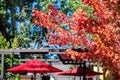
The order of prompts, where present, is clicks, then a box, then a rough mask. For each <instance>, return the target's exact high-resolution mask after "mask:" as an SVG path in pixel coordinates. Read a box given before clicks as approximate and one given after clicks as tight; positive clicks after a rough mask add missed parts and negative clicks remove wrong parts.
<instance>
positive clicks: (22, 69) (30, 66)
mask: <svg viewBox="0 0 120 80" xmlns="http://www.w3.org/2000/svg"><path fill="white" fill-rule="evenodd" d="M7 71H9V72H13V73H27V72H30V73H33V74H34V79H35V78H36V74H37V73H42V74H43V73H53V72H61V71H62V70H60V69H58V68H55V67H53V66H51V65H49V64H46V63H44V62H42V61H40V60H38V59H33V60H30V61H27V62H25V63H24V64H21V65H18V66H15V67H13V68H9V69H7Z"/></svg>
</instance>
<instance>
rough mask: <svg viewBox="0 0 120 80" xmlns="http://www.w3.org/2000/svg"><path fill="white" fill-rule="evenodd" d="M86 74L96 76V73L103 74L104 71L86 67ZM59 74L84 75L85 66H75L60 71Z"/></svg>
mask: <svg viewBox="0 0 120 80" xmlns="http://www.w3.org/2000/svg"><path fill="white" fill-rule="evenodd" d="M85 71H86V76H88V77H89V76H95V75H101V74H102V73H99V72H95V71H93V70H91V69H88V68H86V70H85ZM58 75H67V76H84V68H83V67H77V68H73V69H70V70H67V71H64V72H60V73H58Z"/></svg>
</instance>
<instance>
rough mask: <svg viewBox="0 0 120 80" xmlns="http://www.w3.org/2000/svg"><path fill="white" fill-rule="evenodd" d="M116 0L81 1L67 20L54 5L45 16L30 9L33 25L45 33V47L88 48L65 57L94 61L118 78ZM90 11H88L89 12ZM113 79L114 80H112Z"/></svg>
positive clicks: (119, 30)
mask: <svg viewBox="0 0 120 80" xmlns="http://www.w3.org/2000/svg"><path fill="white" fill-rule="evenodd" d="M119 3H120V1H119V0H111V1H109V0H106V1H103V0H82V2H81V6H79V8H78V9H77V10H76V11H75V12H74V13H73V14H72V16H71V17H68V16H67V15H66V14H65V13H63V12H62V11H60V10H59V9H58V8H57V7H56V6H54V5H49V6H48V9H47V10H48V13H44V12H43V11H39V10H37V9H36V8H34V9H33V14H32V16H33V22H34V23H35V24H36V25H39V26H40V27H44V28H47V29H48V30H49V32H48V34H47V37H48V38H49V39H48V43H49V44H54V45H57V44H59V45H62V46H64V45H68V44H69V45H71V47H72V48H78V47H80V48H81V49H83V50H84V49H86V48H87V49H88V52H83V53H82V52H76V51H74V50H72V49H71V48H70V49H68V50H67V51H66V54H67V55H69V56H71V57H72V58H73V59H77V60H86V59H87V60H89V61H97V62H100V63H102V64H103V66H105V68H107V69H108V70H110V71H111V73H112V75H114V78H116V79H118V69H119V66H120V20H119V19H120V10H119V7H120V5H119ZM89 9H90V10H89ZM116 79H114V80H116Z"/></svg>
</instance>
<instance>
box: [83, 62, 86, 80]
mask: <svg viewBox="0 0 120 80" xmlns="http://www.w3.org/2000/svg"><path fill="white" fill-rule="evenodd" d="M83 67H84V71H83V72H84V73H83V80H86V62H85V61H84V62H83Z"/></svg>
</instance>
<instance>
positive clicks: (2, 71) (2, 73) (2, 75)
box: [1, 54, 4, 79]
mask: <svg viewBox="0 0 120 80" xmlns="http://www.w3.org/2000/svg"><path fill="white" fill-rule="evenodd" d="M1 63H2V66H1V78H2V79H4V54H2V58H1Z"/></svg>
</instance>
